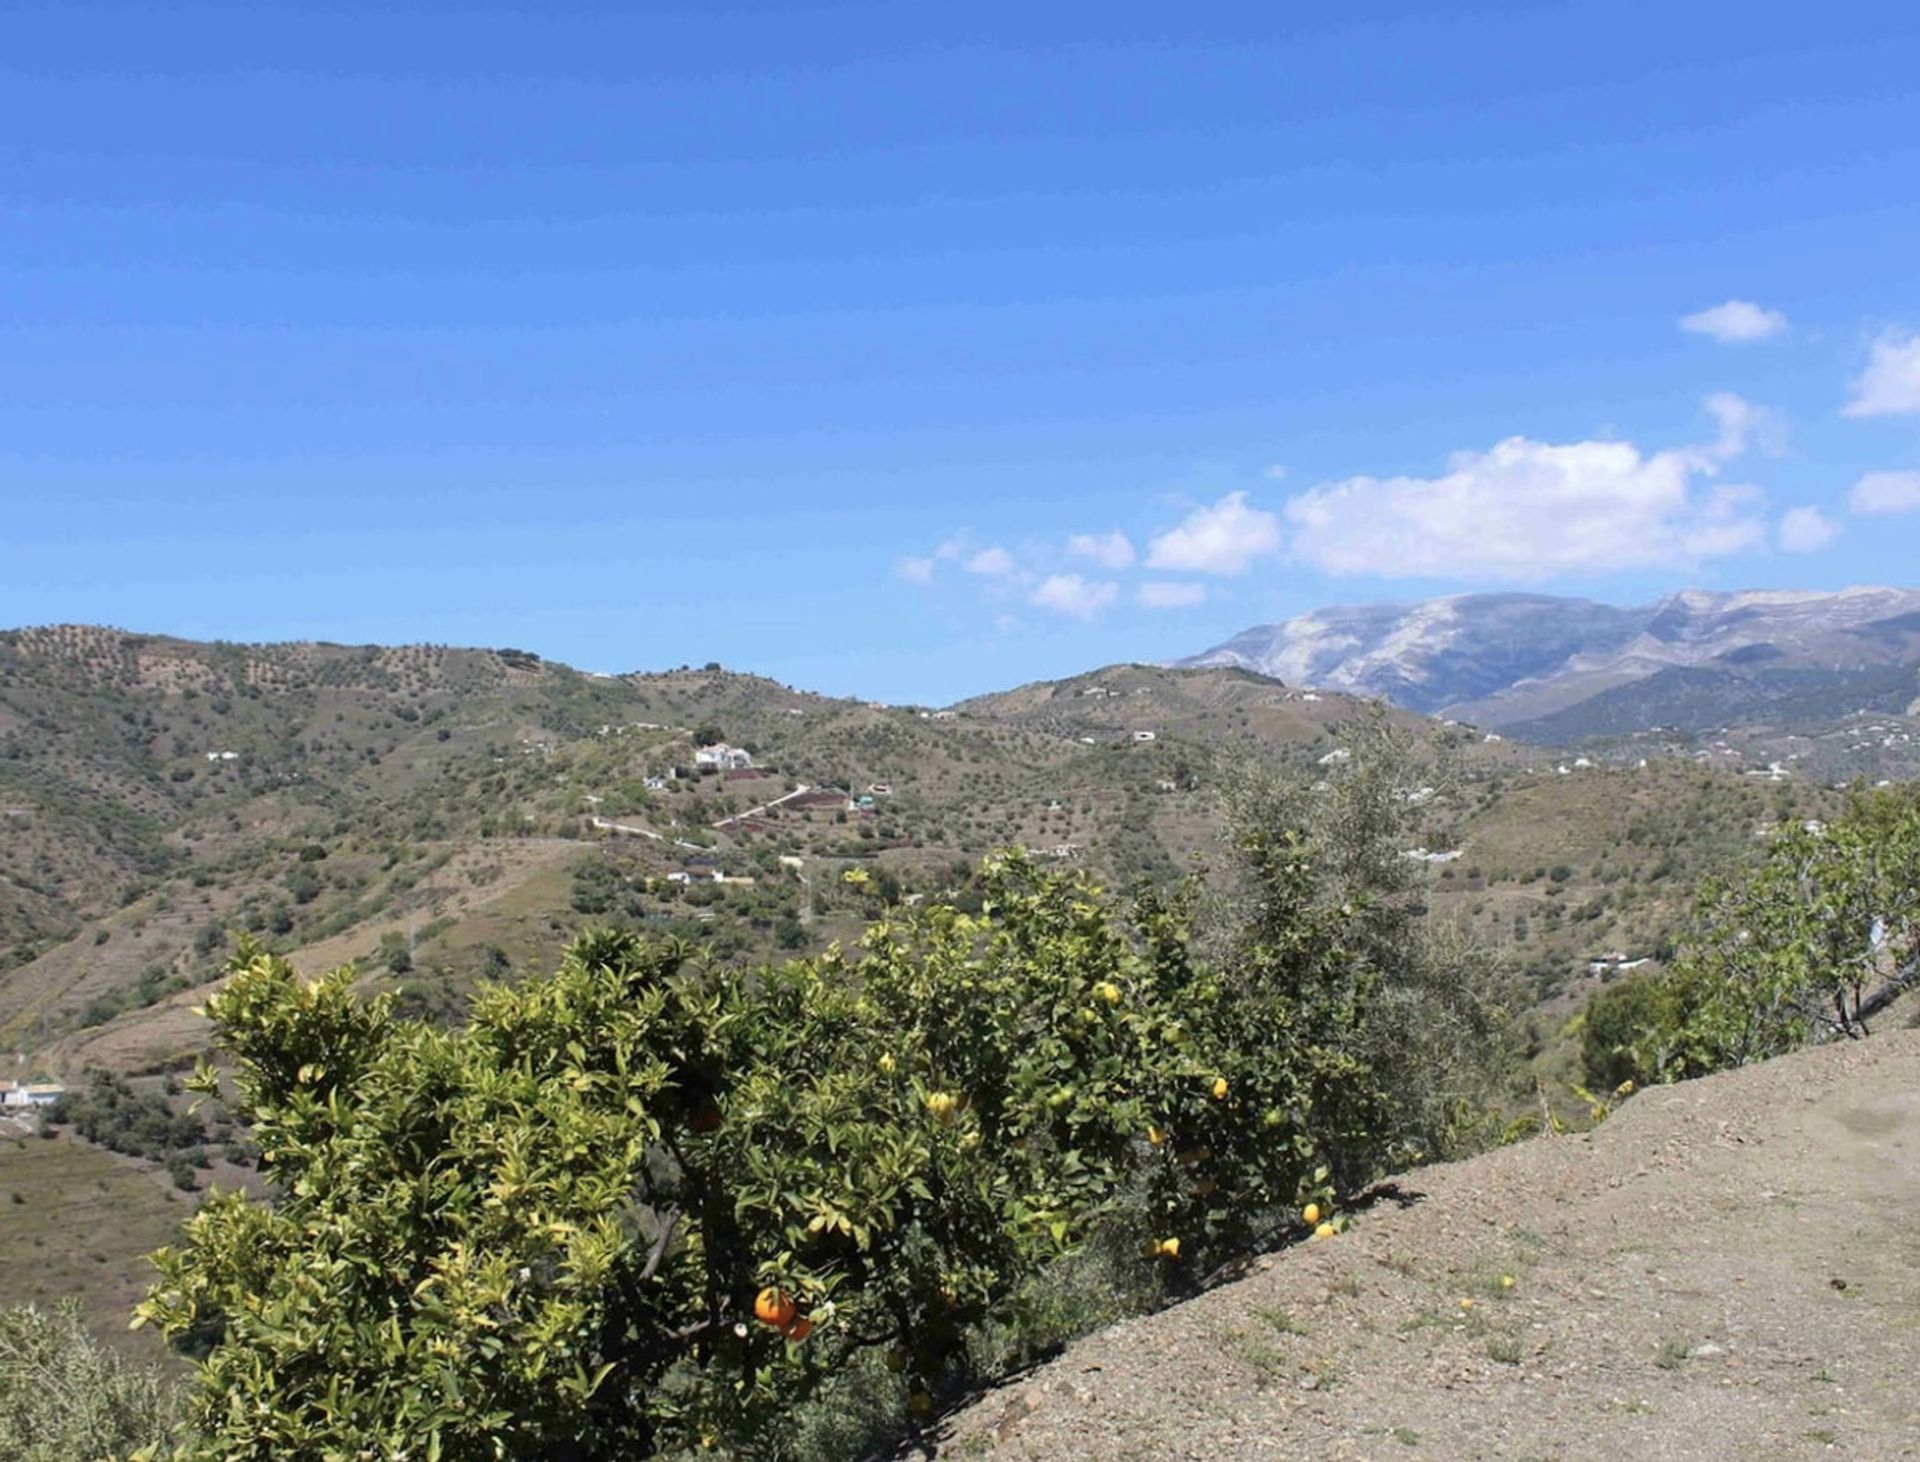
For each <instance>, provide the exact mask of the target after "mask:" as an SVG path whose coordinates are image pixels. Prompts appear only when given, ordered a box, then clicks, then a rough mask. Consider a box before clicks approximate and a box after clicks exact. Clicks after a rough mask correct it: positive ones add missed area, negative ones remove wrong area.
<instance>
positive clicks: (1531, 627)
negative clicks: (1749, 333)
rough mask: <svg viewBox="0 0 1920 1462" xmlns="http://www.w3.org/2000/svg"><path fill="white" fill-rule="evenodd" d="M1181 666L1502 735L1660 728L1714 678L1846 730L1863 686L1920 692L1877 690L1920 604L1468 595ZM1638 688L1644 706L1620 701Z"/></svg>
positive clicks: (1874, 592)
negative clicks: (1551, 725) (1336, 695)
mask: <svg viewBox="0 0 1920 1462" xmlns="http://www.w3.org/2000/svg"><path fill="white" fill-rule="evenodd" d="M1177 663H1178V664H1180V665H1183V666H1205V665H1237V666H1241V667H1244V668H1246V669H1249V670H1257V671H1260V672H1261V673H1263V674H1267V675H1272V676H1276V677H1278V678H1279V679H1282V680H1285V681H1288V682H1290V683H1292V684H1295V685H1310V686H1324V687H1326V688H1329V689H1333V690H1341V691H1347V692H1351V693H1355V694H1362V695H1374V696H1380V697H1382V698H1384V699H1386V700H1389V701H1392V702H1394V703H1395V704H1397V705H1401V706H1405V707H1407V708H1408V709H1410V710H1416V711H1422V712H1426V713H1428V714H1438V715H1447V716H1452V717H1455V718H1458V719H1461V720H1467V721H1472V722H1475V723H1476V724H1480V725H1484V726H1490V727H1515V726H1521V725H1525V724H1527V723H1534V722H1543V721H1547V720H1549V719H1550V718H1554V717H1565V715H1566V713H1568V712H1569V711H1570V710H1572V709H1573V708H1576V707H1580V706H1583V705H1586V704H1588V703H1592V702H1596V701H1599V700H1601V699H1602V698H1607V697H1612V698H1613V699H1612V701H1610V702H1609V704H1612V705H1614V706H1615V708H1616V714H1615V717H1614V719H1615V720H1624V721H1631V722H1641V721H1648V718H1656V719H1657V717H1658V716H1659V715H1660V713H1661V710H1662V706H1663V703H1664V702H1665V701H1667V700H1670V699H1672V696H1671V695H1670V694H1669V693H1668V692H1669V691H1670V690H1672V691H1679V690H1682V689H1684V690H1685V691H1686V693H1687V694H1688V695H1691V696H1692V697H1693V698H1694V700H1695V701H1698V700H1699V699H1700V696H1699V691H1700V687H1701V685H1702V684H1703V683H1704V684H1707V685H1710V686H1711V685H1717V684H1718V682H1717V681H1716V680H1715V679H1713V677H1716V676H1725V677H1727V681H1726V686H1727V688H1729V689H1731V688H1732V687H1734V686H1735V685H1739V686H1741V687H1743V688H1747V689H1751V688H1752V687H1753V686H1754V684H1755V682H1756V677H1760V678H1764V680H1765V684H1766V686H1767V688H1768V692H1769V694H1776V693H1777V694H1786V693H1789V692H1796V691H1797V692H1804V691H1806V690H1807V689H1809V688H1810V687H1812V686H1814V685H1823V686H1826V687H1828V688H1829V689H1830V690H1831V693H1832V696H1833V698H1834V709H1835V713H1836V714H1842V713H1844V711H1845V710H1850V709H1852V707H1851V706H1850V705H1845V704H1844V702H1846V701H1847V700H1848V699H1849V698H1850V697H1852V696H1853V695H1854V694H1855V692H1856V691H1858V690H1859V689H1860V686H1859V685H1857V684H1856V683H1855V682H1856V681H1857V680H1858V679H1859V677H1861V676H1862V675H1871V674H1872V673H1874V672H1878V679H1876V680H1875V681H1874V685H1875V687H1876V688H1877V689H1876V693H1877V694H1882V695H1886V694H1892V695H1894V696H1895V697H1896V698H1897V697H1898V695H1899V694H1900V693H1901V692H1902V691H1904V693H1905V695H1906V696H1907V697H1908V698H1909V699H1910V698H1911V697H1912V695H1913V694H1914V692H1915V690H1916V689H1920V687H1915V686H1914V685H1913V684H1912V681H1911V678H1910V677H1909V678H1908V679H1906V680H1902V681H1900V683H1899V684H1898V685H1897V686H1892V685H1890V686H1888V687H1880V686H1879V681H1880V680H1885V679H1886V678H1887V676H1886V672H1887V671H1888V670H1889V669H1890V668H1892V669H1895V670H1898V669H1900V668H1901V667H1910V666H1916V665H1920V589H1896V588H1852V589H1842V590H1838V591H1834V592H1816V591H1801V590H1754V591H1744V592H1739V593H1707V592H1701V591H1696V590H1688V591H1685V592H1682V593H1677V594H1672V595H1669V596H1667V597H1666V598H1664V599H1661V600H1658V601H1657V602H1655V603H1652V604H1645V605H1639V606H1635V607H1631V608H1619V607H1616V606H1614V605H1609V604H1600V603H1597V602H1595V601H1593V600H1590V599H1575V598H1563V597H1558V596H1554V595H1547V594H1522V593H1490V594H1460V595H1453V596H1450V597H1447V598H1444V599H1429V600H1424V601H1421V602H1418V603H1412V604H1363V605H1353V606H1344V607H1337V608H1331V609H1322V610H1316V611H1314V612H1313V613H1311V614H1304V615H1301V616H1299V617H1297V618H1294V619H1289V620H1286V621H1283V622H1282V623H1279V624H1268V625H1259V626H1256V627H1254V628H1252V629H1247V630H1243V631H1242V632H1241V633H1239V634H1237V635H1235V636H1234V637H1233V638H1232V639H1230V640H1227V641H1225V642H1224V643H1222V644H1219V645H1216V646H1214V647H1213V648H1212V649H1210V650H1206V651H1204V652H1202V653H1201V654H1198V655H1194V656H1190V657H1188V658H1187V659H1184V660H1181V661H1179V662H1177ZM1701 672H1706V675H1705V677H1704V678H1703V676H1702V674H1701ZM1663 677H1664V678H1663ZM1809 677H1812V678H1811V679H1809ZM1897 678H1898V677H1896V679H1897ZM1649 682H1651V683H1653V684H1652V690H1653V692H1654V693H1649V684H1648V683H1649ZM1629 687H1638V688H1639V689H1638V693H1637V694H1627V695H1625V696H1622V695H1621V694H1620V693H1621V692H1623V690H1624V689H1625V688H1629ZM1709 699H1711V697H1709ZM1735 699H1736V700H1737V699H1738V697H1737V696H1736V697H1735ZM1623 702H1624V703H1630V706H1631V709H1630V710H1626V709H1620V707H1621V706H1622V704H1623ZM1903 708H1904V706H1901V707H1892V709H1903ZM1576 719H1578V718H1576ZM1601 719H1604V717H1602V718H1601ZM1649 724H1652V722H1650V723H1649ZM1611 729H1622V728H1621V727H1614V728H1611ZM1625 729H1644V727H1638V726H1633V727H1627V728H1625Z"/></svg>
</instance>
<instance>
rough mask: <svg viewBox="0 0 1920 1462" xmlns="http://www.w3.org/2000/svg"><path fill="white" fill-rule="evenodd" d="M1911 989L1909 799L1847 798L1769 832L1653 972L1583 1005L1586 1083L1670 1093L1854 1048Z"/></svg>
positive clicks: (1918, 800)
mask: <svg viewBox="0 0 1920 1462" xmlns="http://www.w3.org/2000/svg"><path fill="white" fill-rule="evenodd" d="M1917 987H1920V788H1915V787H1912V786H1905V787H1894V788H1886V789H1882V790H1878V791H1873V792H1863V793H1858V794H1856V795H1855V796H1854V797H1853V799H1852V801H1851V803H1850V805H1849V807H1848V809H1847V811H1846V812H1845V813H1844V814H1843V815H1842V816H1840V817H1838V818H1835V819H1834V820H1833V821H1832V822H1831V823H1828V824H1826V825H1824V826H1823V825H1821V824H1819V823H1808V824H1805V825H1798V826H1793V827H1790V828H1786V829H1783V830H1781V831H1780V832H1779V833H1778V834H1777V835H1776V839H1775V842H1774V845H1773V847H1772V849H1771V851H1770V852H1769V854H1768V856H1767V859H1766V861H1765V862H1764V863H1762V864H1761V865H1760V867H1758V868H1757V869H1755V870H1754V871H1753V872H1752V873H1751V874H1749V875H1747V876H1746V877H1743V878H1739V879H1733V880H1709V881H1708V882H1707V883H1705V884H1703V885H1702V888H1701V892H1700V896H1699V899H1698V901H1697V904H1696V907H1695V913H1694V922H1693V928H1692V930H1691V931H1690V933H1689V934H1688V935H1687V937H1685V938H1684V939H1683V940H1682V941H1681V942H1680V945H1679V948H1678V950H1677V951H1676V953H1675V956H1674V960H1673V963H1672V964H1671V965H1670V966H1669V967H1668V968H1667V969H1666V970H1665V971H1663V972H1662V973H1661V974H1659V975H1657V976H1655V977H1653V978H1651V979H1648V980H1642V981H1635V982H1629V983H1625V984H1622V985H1620V986H1617V987H1615V988H1614V989H1611V990H1608V991H1605V992H1603V993H1602V994H1601V995H1600V996H1598V997H1596V1000H1595V1002H1594V1004H1593V1006H1592V1007H1591V1008H1590V1010H1589V1013H1588V1035H1587V1038H1586V1061H1587V1068H1588V1073H1589V1075H1590V1076H1598V1073H1599V1072H1600V1071H1601V1070H1602V1069H1604V1070H1605V1071H1607V1072H1609V1073H1611V1072H1617V1071H1625V1072H1626V1073H1627V1074H1628V1075H1630V1076H1632V1077H1633V1078H1634V1079H1636V1080H1641V1081H1648V1080H1654V1081H1674V1080H1679V1079H1681V1078H1684V1077H1689V1076H1699V1075H1703V1074H1705V1073H1707V1072H1710V1071H1718V1070H1721V1069H1723V1068H1725V1067H1730V1066H1743V1065H1746V1064H1747V1063H1749V1062H1752V1061H1761V1060H1765V1059H1767V1058H1768V1057H1771V1056H1777V1055H1780V1054H1782V1053H1783V1052H1786V1051H1791V1050H1794V1049H1796V1048H1798V1047H1800V1046H1803V1045H1806V1044H1809V1043H1812V1042H1819V1041H1827V1040H1836V1039H1843V1038H1858V1037H1860V1036H1863V1035H1865V1034H1866V1033H1867V1031H1868V1022H1869V1021H1870V1020H1871V1019H1872V1018H1873V1017H1874V1016H1876V1015H1877V1014H1879V1013H1880V1012H1881V1011H1883V1010H1884V1009H1886V1007H1887V1006H1888V1005H1890V1004H1892V1002H1893V1001H1894V1000H1896V999H1897V998H1899V996H1900V995H1901V994H1903V993H1904V992H1906V991H1908V990H1911V989H1914V988H1917Z"/></svg>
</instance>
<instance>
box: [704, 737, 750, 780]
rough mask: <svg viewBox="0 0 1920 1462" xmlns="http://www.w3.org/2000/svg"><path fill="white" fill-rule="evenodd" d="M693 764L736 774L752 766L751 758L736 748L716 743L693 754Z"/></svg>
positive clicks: (722, 742) (724, 743)
mask: <svg viewBox="0 0 1920 1462" xmlns="http://www.w3.org/2000/svg"><path fill="white" fill-rule="evenodd" d="M693 764H694V765H695V766H697V767H718V768H719V769H720V770H721V771H723V772H737V771H744V770H745V769H746V768H748V767H750V766H752V765H753V756H752V754H751V753H750V752H746V751H742V750H741V749H740V748H739V747H737V746H729V745H727V743H726V742H724V741H717V742H715V743H714V744H713V745H712V746H703V747H701V748H700V749H699V750H698V751H696V752H694V754H693Z"/></svg>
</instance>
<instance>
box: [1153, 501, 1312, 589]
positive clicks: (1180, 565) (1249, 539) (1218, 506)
mask: <svg viewBox="0 0 1920 1462" xmlns="http://www.w3.org/2000/svg"><path fill="white" fill-rule="evenodd" d="M1279 547H1280V519H1279V518H1278V517H1277V516H1276V515H1274V514H1273V513H1269V512H1267V511H1265V510H1264V509H1262V508H1252V507H1248V506H1247V495H1246V494H1245V493H1244V492H1230V493H1228V494H1227V495H1226V496H1225V497H1223V498H1221V499H1220V501H1219V502H1217V503H1214V504H1213V505H1212V506H1210V507H1204V508H1195V509H1194V510H1193V511H1192V512H1191V513H1188V514H1187V516H1186V517H1185V518H1184V519H1183V520H1181V522H1180V523H1178V524H1177V525H1175V526H1174V527H1172V528H1169V529H1167V530H1166V532H1164V533H1161V534H1160V535H1158V536H1157V537H1156V538H1154V539H1153V541H1152V542H1151V543H1149V544H1148V545H1147V566H1148V567H1149V568H1156V569H1180V570H1184V571H1186V572H1189V573H1198V574H1228V575H1231V574H1244V573H1245V572H1246V571H1247V569H1248V567H1249V566H1250V565H1251V564H1252V563H1253V561H1254V560H1255V559H1256V558H1261V557H1264V556H1265V555H1267V554H1270V553H1273V552H1274V551H1275V550H1277V549H1278V548H1279Z"/></svg>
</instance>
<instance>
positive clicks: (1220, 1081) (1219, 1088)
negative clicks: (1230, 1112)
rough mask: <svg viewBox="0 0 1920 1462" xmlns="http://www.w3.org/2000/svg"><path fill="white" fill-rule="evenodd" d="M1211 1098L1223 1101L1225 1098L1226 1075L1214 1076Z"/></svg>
mask: <svg viewBox="0 0 1920 1462" xmlns="http://www.w3.org/2000/svg"><path fill="white" fill-rule="evenodd" d="M1213 1099H1214V1100H1215V1101H1225V1100H1226V1099H1227V1078H1226V1077H1224V1076H1216V1077H1214V1078H1213Z"/></svg>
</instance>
